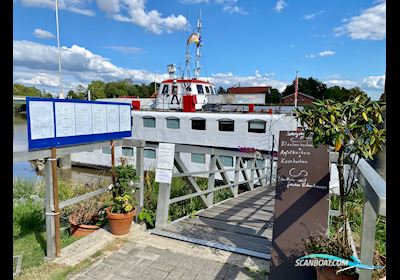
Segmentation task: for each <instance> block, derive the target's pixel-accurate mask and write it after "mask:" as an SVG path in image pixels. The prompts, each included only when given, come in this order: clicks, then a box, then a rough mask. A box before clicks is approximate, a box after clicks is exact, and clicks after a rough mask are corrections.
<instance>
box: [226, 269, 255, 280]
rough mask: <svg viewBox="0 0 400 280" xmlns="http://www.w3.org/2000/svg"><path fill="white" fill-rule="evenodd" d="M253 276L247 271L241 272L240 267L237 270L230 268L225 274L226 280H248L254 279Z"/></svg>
mask: <svg viewBox="0 0 400 280" xmlns="http://www.w3.org/2000/svg"><path fill="white" fill-rule="evenodd" d="M251 275H252V274H251V273H250V272H249V271H246V270H245V269H243V270H240V269H239V268H238V267H236V268H230V269H229V270H228V272H227V273H226V274H225V276H224V279H226V280H228V279H229V280H230V279H237V280H246V279H252V277H251Z"/></svg>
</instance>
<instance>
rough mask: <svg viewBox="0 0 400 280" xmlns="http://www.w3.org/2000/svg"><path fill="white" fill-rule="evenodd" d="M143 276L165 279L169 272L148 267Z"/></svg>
mask: <svg viewBox="0 0 400 280" xmlns="http://www.w3.org/2000/svg"><path fill="white" fill-rule="evenodd" d="M142 275H146V276H150V277H152V279H165V278H167V276H168V272H167V271H162V270H159V269H155V268H152V267H148V268H147V269H146V270H145V271H144V272H143V274H142Z"/></svg>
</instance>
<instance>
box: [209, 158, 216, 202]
mask: <svg viewBox="0 0 400 280" xmlns="http://www.w3.org/2000/svg"><path fill="white" fill-rule="evenodd" d="M216 163H217V158H216V156H215V155H210V172H211V171H215V166H216ZM214 186H215V173H210V175H209V176H208V190H209V191H210V190H214ZM206 197H207V207H211V206H212V205H213V204H214V192H213V191H212V192H210V193H209V194H208V195H206Z"/></svg>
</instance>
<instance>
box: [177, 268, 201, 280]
mask: <svg viewBox="0 0 400 280" xmlns="http://www.w3.org/2000/svg"><path fill="white" fill-rule="evenodd" d="M198 274H199V272H198V271H193V270H188V269H187V270H185V272H184V273H183V274H182V276H181V278H180V279H182V280H195V279H196V277H197V275H198Z"/></svg>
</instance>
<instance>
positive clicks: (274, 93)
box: [265, 88, 281, 104]
mask: <svg viewBox="0 0 400 280" xmlns="http://www.w3.org/2000/svg"><path fill="white" fill-rule="evenodd" d="M280 101H281V94H280V92H279V91H278V90H277V89H276V88H271V91H270V93H267V94H266V95H265V103H266V104H268V103H269V104H277V103H280Z"/></svg>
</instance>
